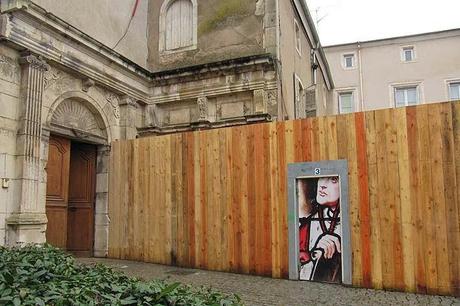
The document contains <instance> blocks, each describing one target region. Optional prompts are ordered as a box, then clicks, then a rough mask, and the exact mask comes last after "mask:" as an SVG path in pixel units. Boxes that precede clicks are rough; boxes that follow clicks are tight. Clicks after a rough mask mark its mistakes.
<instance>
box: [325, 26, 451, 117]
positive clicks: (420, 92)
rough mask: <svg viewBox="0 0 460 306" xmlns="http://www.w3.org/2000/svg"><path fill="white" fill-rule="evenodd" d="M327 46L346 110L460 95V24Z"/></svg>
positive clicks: (338, 96) (336, 93) (336, 95)
mask: <svg viewBox="0 0 460 306" xmlns="http://www.w3.org/2000/svg"><path fill="white" fill-rule="evenodd" d="M324 50H325V52H326V56H327V59H328V62H329V65H330V67H331V70H332V74H333V78H334V82H335V90H334V101H335V103H336V104H337V105H338V106H339V108H340V112H342V113H347V112H354V111H362V110H374V109H381V108H389V107H399V106H408V105H415V104H423V103H432V102H441V101H449V100H460V52H458V50H460V29H454V30H447V31H441V32H433V33H425V34H418V35H411V36H403V37H395V38H388V39H381V40H374V41H366V42H356V43H350V44H342V45H335V46H328V47H325V48H324Z"/></svg>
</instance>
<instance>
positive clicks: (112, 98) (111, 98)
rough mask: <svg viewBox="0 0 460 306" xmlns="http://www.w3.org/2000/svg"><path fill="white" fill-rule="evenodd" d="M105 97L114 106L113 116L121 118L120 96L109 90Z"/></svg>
mask: <svg viewBox="0 0 460 306" xmlns="http://www.w3.org/2000/svg"><path fill="white" fill-rule="evenodd" d="M105 99H106V100H107V102H109V103H110V105H111V106H112V110H113V116H114V117H115V118H116V119H120V107H119V104H120V100H119V98H118V96H116V95H115V94H113V93H111V92H108V93H107V95H106V97H105Z"/></svg>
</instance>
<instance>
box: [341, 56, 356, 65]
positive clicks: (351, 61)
mask: <svg viewBox="0 0 460 306" xmlns="http://www.w3.org/2000/svg"><path fill="white" fill-rule="evenodd" d="M343 65H344V67H345V68H353V67H354V66H355V55H354V54H345V55H344V56H343Z"/></svg>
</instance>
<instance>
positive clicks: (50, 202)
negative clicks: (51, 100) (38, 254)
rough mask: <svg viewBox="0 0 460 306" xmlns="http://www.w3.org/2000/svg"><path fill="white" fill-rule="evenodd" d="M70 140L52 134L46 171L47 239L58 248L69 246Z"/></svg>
mask: <svg viewBox="0 0 460 306" xmlns="http://www.w3.org/2000/svg"><path fill="white" fill-rule="evenodd" d="M69 164H70V141H69V140H68V139H65V138H61V137H56V136H51V137H50V141H49V152H48V164H47V166H46V172H47V177H48V182H47V185H46V217H47V218H48V225H47V228H46V241H47V242H48V243H49V244H51V245H53V246H56V247H58V248H63V249H65V248H66V246H67V205H68V191H69Z"/></svg>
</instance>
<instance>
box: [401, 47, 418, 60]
mask: <svg viewBox="0 0 460 306" xmlns="http://www.w3.org/2000/svg"><path fill="white" fill-rule="evenodd" d="M408 49H410V50H412V60H410V61H406V50H408ZM416 58H417V53H416V52H415V46H414V45H408V46H402V47H401V61H402V62H403V63H413V62H415V60H416Z"/></svg>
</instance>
